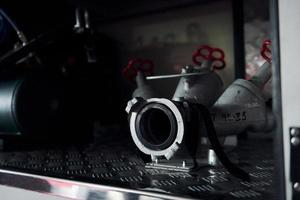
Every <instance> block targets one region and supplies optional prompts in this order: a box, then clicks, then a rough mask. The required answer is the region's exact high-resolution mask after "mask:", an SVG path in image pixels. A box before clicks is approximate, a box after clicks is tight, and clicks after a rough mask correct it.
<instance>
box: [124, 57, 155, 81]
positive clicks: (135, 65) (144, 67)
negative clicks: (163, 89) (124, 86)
mask: <svg viewBox="0 0 300 200" xmlns="http://www.w3.org/2000/svg"><path fill="white" fill-rule="evenodd" d="M138 71H141V72H143V73H144V74H145V75H152V74H153V71H154V64H153V62H152V60H149V59H145V60H143V59H130V60H129V62H128V64H127V66H126V67H125V68H124V69H123V76H124V77H125V78H126V79H127V80H133V79H134V78H135V77H136V75H137V72H138Z"/></svg>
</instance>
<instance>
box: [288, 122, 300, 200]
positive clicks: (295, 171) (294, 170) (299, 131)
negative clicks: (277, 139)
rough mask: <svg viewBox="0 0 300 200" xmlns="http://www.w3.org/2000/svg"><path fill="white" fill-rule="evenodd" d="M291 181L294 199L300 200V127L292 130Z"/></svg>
mask: <svg viewBox="0 0 300 200" xmlns="http://www.w3.org/2000/svg"><path fill="white" fill-rule="evenodd" d="M289 133H290V145H291V148H290V151H291V154H290V180H291V182H292V184H293V199H300V170H299V164H300V159H299V155H300V127H291V128H290V131H289Z"/></svg>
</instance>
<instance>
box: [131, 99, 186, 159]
mask: <svg viewBox="0 0 300 200" xmlns="http://www.w3.org/2000/svg"><path fill="white" fill-rule="evenodd" d="M138 101H139V100H138ZM142 101H143V103H141V104H140V105H139V106H137V107H133V109H132V110H130V112H131V115H130V132H131V136H132V138H133V141H134V143H135V144H136V146H137V147H138V148H139V149H140V151H142V152H143V153H145V154H148V155H151V158H152V160H155V159H156V158H157V157H162V156H164V157H165V158H166V159H168V160H169V159H170V158H172V157H173V155H174V154H175V153H176V151H178V150H179V148H180V145H181V144H182V142H183V138H184V121H183V118H182V114H181V112H180V111H179V109H178V108H177V106H176V105H175V103H174V102H172V101H170V100H168V99H163V98H151V99H148V100H142ZM135 103H139V102H136V100H135ZM154 110H158V112H161V113H162V114H163V115H165V117H167V118H168V120H169V122H168V123H169V124H168V125H170V126H168V127H169V129H170V131H169V133H168V135H167V137H166V138H165V139H164V140H163V141H162V142H161V143H159V144H151V142H150V144H149V142H148V140H147V139H146V138H145V134H147V131H146V130H145V128H144V127H146V128H147V123H148V122H147V121H149V120H148V119H147V118H146V117H147V115H148V114H149V113H150V112H153V111H154ZM144 118H146V119H144ZM152 118H153V117H152ZM154 118H155V116H154ZM150 128H151V127H150ZM156 134H160V133H159V132H158V133H156Z"/></svg>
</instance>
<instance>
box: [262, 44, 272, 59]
mask: <svg viewBox="0 0 300 200" xmlns="http://www.w3.org/2000/svg"><path fill="white" fill-rule="evenodd" d="M271 44H272V42H271V40H265V41H264V42H263V45H262V47H261V50H260V54H261V56H262V57H263V58H264V59H265V60H266V61H267V62H272V52H271V49H270V46H271Z"/></svg>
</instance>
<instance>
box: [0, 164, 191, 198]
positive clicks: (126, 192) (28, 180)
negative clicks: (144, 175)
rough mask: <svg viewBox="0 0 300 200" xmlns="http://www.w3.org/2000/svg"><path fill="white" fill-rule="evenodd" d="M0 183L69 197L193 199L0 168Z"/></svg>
mask: <svg viewBox="0 0 300 200" xmlns="http://www.w3.org/2000/svg"><path fill="white" fill-rule="evenodd" d="M0 185H4V186H9V187H15V188H20V189H25V190H29V191H34V192H39V193H44V194H48V195H54V196H60V197H65V198H71V199H83V200H93V199H107V200H110V199H113V200H127V199H136V200H148V199H149V200H150V199H170V200H171V199H172V200H179V199H182V200H185V199H193V198H186V197H178V196H172V195H168V194H161V193H158V192H159V191H158V192H155V191H153V192H149V191H140V190H133V189H126V188H120V187H114V186H106V185H101V184H99V185H98V184H92V183H84V182H79V181H72V180H66V179H59V178H52V177H47V176H41V175H34V174H28V173H23V172H16V171H10V170H2V169H0Z"/></svg>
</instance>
